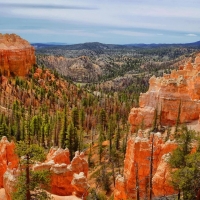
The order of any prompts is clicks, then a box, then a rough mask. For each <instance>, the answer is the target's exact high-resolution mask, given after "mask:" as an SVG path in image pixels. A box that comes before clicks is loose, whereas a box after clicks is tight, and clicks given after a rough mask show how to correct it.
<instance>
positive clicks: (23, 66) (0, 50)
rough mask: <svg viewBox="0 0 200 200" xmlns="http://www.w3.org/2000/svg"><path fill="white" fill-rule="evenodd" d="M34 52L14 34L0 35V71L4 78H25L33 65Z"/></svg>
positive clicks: (24, 41)
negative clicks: (11, 76) (14, 76)
mask: <svg viewBox="0 0 200 200" xmlns="http://www.w3.org/2000/svg"><path fill="white" fill-rule="evenodd" d="M35 62H36V61H35V50H34V48H33V47H32V46H31V45H30V44H29V43H28V42H27V41H26V40H24V39H22V38H21V37H19V36H18V35H15V34H5V35H3V34H0V70H1V73H2V74H3V75H5V76H10V75H17V76H25V75H27V74H28V71H29V70H30V69H31V67H32V66H33V64H35Z"/></svg>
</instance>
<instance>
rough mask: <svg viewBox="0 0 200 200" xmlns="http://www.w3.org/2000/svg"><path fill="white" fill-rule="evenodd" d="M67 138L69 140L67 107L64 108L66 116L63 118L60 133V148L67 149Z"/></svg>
mask: <svg viewBox="0 0 200 200" xmlns="http://www.w3.org/2000/svg"><path fill="white" fill-rule="evenodd" d="M66 138H67V106H66V105H65V108H64V116H63V126H62V130H61V133H60V146H61V148H63V149H65V147H66Z"/></svg>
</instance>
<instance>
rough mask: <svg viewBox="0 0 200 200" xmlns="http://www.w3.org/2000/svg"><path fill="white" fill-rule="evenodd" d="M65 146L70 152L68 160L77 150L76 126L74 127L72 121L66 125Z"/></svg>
mask: <svg viewBox="0 0 200 200" xmlns="http://www.w3.org/2000/svg"><path fill="white" fill-rule="evenodd" d="M66 146H67V148H68V149H69V152H70V160H72V158H73V157H74V155H75V152H76V151H77V150H78V136H77V129H76V127H74V124H73V123H72V122H71V123H70V124H69V125H68V127H67V137H66Z"/></svg>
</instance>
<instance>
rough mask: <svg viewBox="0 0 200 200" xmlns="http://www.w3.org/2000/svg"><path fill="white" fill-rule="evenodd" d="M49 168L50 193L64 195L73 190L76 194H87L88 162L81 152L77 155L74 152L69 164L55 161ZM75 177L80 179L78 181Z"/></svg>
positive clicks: (69, 193)
mask: <svg viewBox="0 0 200 200" xmlns="http://www.w3.org/2000/svg"><path fill="white" fill-rule="evenodd" d="M50 170H51V172H52V178H51V193H53V194H57V195H61V196H64V195H71V194H72V193H73V192H75V193H76V194H77V196H82V195H83V194H84V195H85V196H87V189H88V188H89V186H88V184H87V180H86V176H87V173H88V163H87V161H86V160H85V159H84V154H83V153H81V154H80V155H79V153H78V152H76V155H75V157H74V158H73V160H72V161H71V164H70V165H67V164H63V163H62V164H58V163H55V164H53V165H52V166H51V169H50ZM75 174H77V175H75ZM78 174H79V175H78ZM77 179H78V180H81V181H80V182H79V183H78V182H77ZM72 183H73V184H72Z"/></svg>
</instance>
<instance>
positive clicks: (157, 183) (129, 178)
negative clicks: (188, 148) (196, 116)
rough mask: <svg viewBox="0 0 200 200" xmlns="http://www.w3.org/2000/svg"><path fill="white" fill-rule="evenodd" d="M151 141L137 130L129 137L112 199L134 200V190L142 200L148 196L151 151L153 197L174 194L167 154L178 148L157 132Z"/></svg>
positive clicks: (172, 141)
mask: <svg viewBox="0 0 200 200" xmlns="http://www.w3.org/2000/svg"><path fill="white" fill-rule="evenodd" d="M150 138H151V139H148V138H147V137H145V136H143V133H142V132H141V131H139V133H138V137H134V136H132V137H130V138H129V140H128V143H127V150H126V157H125V160H124V173H123V176H122V175H118V176H117V178H116V186H115V190H114V199H115V200H121V199H123V200H126V199H136V197H137V195H136V193H137V188H138V191H139V196H140V197H141V198H142V199H144V198H145V197H149V186H148V185H149V176H150V158H151V152H153V157H152V160H153V163H152V167H153V174H152V184H153V187H152V189H153V196H155V197H159V196H163V195H170V194H174V193H176V191H174V189H173V188H172V187H171V186H170V184H169V179H170V170H169V166H168V163H167V160H168V158H169V153H170V152H172V151H173V150H174V149H175V148H176V147H177V144H176V143H175V141H174V140H168V141H167V142H165V143H164V142H163V139H162V135H161V133H159V132H158V133H156V134H154V139H153V140H152V135H151V137H150ZM152 141H153V151H152ZM137 176H138V179H137V178H136V177H137ZM136 179H137V180H138V184H137V183H136Z"/></svg>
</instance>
